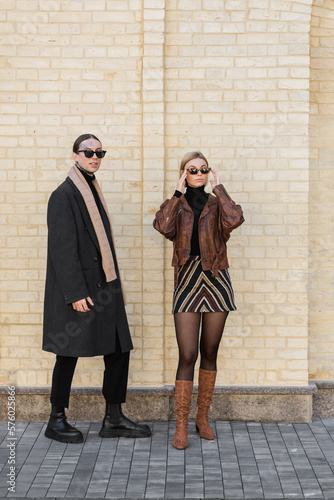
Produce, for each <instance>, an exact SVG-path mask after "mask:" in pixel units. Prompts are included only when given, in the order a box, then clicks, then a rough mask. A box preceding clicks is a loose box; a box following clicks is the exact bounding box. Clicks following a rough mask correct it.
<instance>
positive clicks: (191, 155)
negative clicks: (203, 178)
mask: <svg viewBox="0 0 334 500" xmlns="http://www.w3.org/2000/svg"><path fill="white" fill-rule="evenodd" d="M194 158H200V159H201V160H204V161H205V162H206V164H207V166H209V162H208V160H207V159H206V158H205V156H204V154H203V153H201V152H200V151H190V152H189V153H186V154H185V155H184V157H183V158H182V160H181V163H180V177H181V175H182V173H183V170H184V167H185V166H186V164H187V163H188V161H191V160H193V159H194Z"/></svg>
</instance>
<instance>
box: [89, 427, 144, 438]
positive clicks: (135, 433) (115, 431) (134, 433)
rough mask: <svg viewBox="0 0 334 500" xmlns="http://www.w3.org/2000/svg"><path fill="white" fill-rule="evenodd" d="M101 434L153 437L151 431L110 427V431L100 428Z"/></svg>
mask: <svg viewBox="0 0 334 500" xmlns="http://www.w3.org/2000/svg"><path fill="white" fill-rule="evenodd" d="M99 436H100V437H101V438H118V437H124V438H148V437H151V431H147V432H140V431H130V430H125V429H110V430H109V431H106V430H102V429H101V430H100V432H99Z"/></svg>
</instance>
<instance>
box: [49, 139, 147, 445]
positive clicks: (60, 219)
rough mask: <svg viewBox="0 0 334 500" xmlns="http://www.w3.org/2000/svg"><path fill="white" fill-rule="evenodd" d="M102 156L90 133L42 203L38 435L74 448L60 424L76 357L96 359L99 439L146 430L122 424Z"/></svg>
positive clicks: (124, 348) (122, 348) (126, 340)
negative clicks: (46, 378)
mask: <svg viewBox="0 0 334 500" xmlns="http://www.w3.org/2000/svg"><path fill="white" fill-rule="evenodd" d="M105 154H106V151H103V150H102V144H101V141H100V140H99V139H98V138H97V137H96V136H94V135H92V134H84V135H81V136H80V137H78V138H77V140H76V141H75V142H74V145H73V158H74V161H75V164H74V166H73V167H72V168H71V170H70V171H69V173H68V177H67V178H66V180H65V181H64V182H63V183H62V184H61V185H60V186H59V187H58V188H57V189H56V190H55V191H54V192H53V193H52V194H51V197H50V200H49V204H48V216H47V218H48V230H49V232H48V258H47V274H46V285H45V302H44V329H43V349H44V350H45V351H49V352H53V353H54V354H56V355H57V359H56V364H55V367H54V371H53V377H52V389H51V398H50V400H51V405H52V409H51V415H50V420H49V423H48V426H47V428H46V431H45V435H46V436H47V437H48V438H50V439H55V440H57V441H61V442H65V443H81V442H82V440H83V436H82V433H81V432H80V431H79V430H78V429H76V428H75V427H72V426H71V425H70V424H69V423H68V422H67V421H66V415H65V408H68V405H69V397H70V389H71V384H72V378H73V374H74V370H75V366H76V363H77V360H78V357H79V356H88V357H90V356H98V355H103V356H104V364H105V371H104V379H103V388H102V393H103V396H104V398H105V400H106V414H105V418H104V420H103V424H102V428H101V430H100V436H101V437H119V436H123V437H147V436H150V434H151V431H150V429H149V428H148V426H140V425H138V424H135V423H134V422H131V420H129V419H127V418H126V417H125V416H124V415H123V413H122V409H121V403H124V402H125V397H126V389H127V380H128V368H129V354H130V350H131V349H132V341H131V337H130V331H129V326H128V322H127V317H126V312H125V307H124V299H123V294H122V287H121V282H120V276H119V270H118V266H117V260H116V254H115V246H114V241H113V236H112V228H111V223H110V218H109V214H108V209H107V205H106V202H105V199H104V197H103V194H102V192H101V189H100V186H99V184H98V182H97V180H96V178H95V173H96V172H97V171H98V169H99V168H100V164H101V160H102V158H103V157H104V156H105Z"/></svg>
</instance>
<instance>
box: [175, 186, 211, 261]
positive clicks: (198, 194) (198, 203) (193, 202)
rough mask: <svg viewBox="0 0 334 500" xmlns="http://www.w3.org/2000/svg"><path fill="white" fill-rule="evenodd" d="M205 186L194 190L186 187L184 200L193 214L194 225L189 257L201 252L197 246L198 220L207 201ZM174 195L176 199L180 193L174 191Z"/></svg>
mask: <svg viewBox="0 0 334 500" xmlns="http://www.w3.org/2000/svg"><path fill="white" fill-rule="evenodd" d="M204 187H205V186H200V187H198V188H194V187H191V186H188V187H187V191H186V192H185V195H184V196H185V198H186V200H187V202H188V203H189V205H190V208H191V210H192V211H193V213H194V225H193V232H192V235H191V248H190V255H201V250H200V246H199V236H198V224H199V218H200V216H201V213H202V211H203V208H204V207H205V204H206V202H207V200H208V197H209V195H208V193H206V192H205V191H204ZM174 195H175V196H176V197H177V198H180V196H181V193H180V191H175V193H174Z"/></svg>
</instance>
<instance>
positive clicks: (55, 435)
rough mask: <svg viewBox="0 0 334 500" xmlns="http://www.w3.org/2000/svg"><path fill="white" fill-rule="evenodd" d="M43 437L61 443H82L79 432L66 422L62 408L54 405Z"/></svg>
mask: <svg viewBox="0 0 334 500" xmlns="http://www.w3.org/2000/svg"><path fill="white" fill-rule="evenodd" d="M45 436H46V437H48V438H50V439H54V440H55V441H60V442H61V443H82V442H83V435H82V434H81V432H80V431H79V430H78V429H76V428H75V427H73V426H72V425H70V424H69V423H68V422H67V420H66V415H65V411H64V408H62V407H60V406H54V405H52V410H51V415H50V419H49V422H48V426H47V428H46V430H45Z"/></svg>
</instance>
